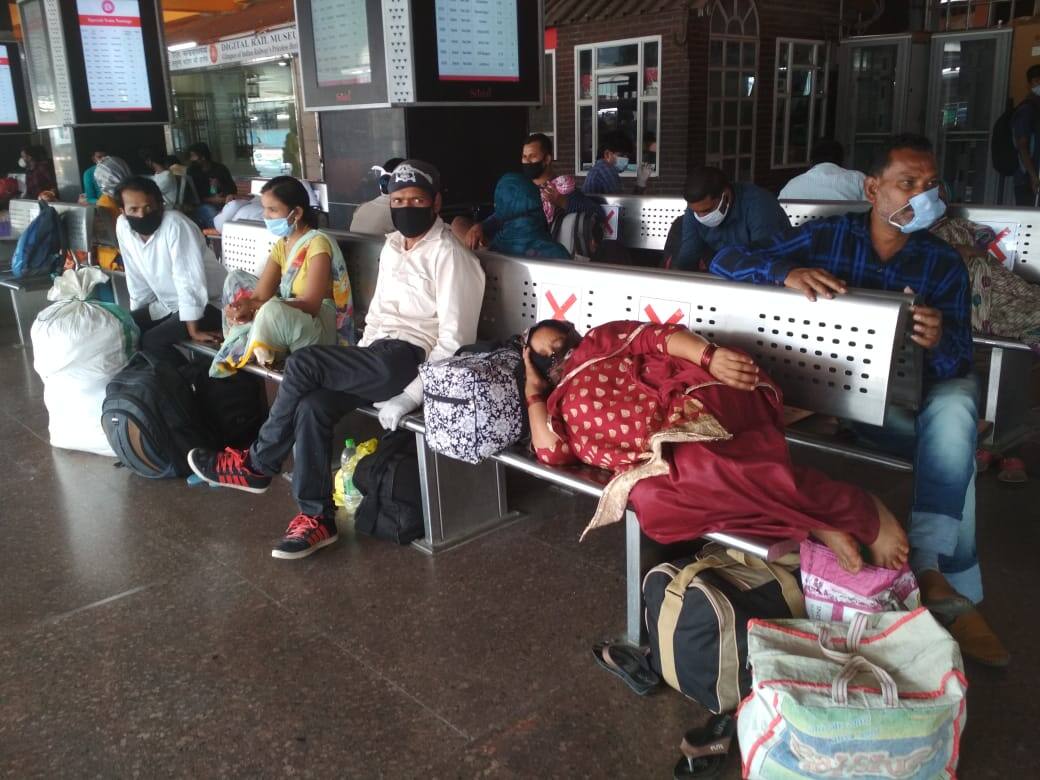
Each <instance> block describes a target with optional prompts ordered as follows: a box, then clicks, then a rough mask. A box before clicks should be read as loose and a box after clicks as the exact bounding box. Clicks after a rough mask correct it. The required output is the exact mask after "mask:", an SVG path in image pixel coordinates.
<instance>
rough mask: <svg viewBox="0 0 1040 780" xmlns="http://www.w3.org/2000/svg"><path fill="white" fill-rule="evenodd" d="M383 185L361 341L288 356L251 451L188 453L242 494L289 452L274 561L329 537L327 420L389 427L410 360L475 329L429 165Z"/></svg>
mask: <svg viewBox="0 0 1040 780" xmlns="http://www.w3.org/2000/svg"><path fill="white" fill-rule="evenodd" d="M387 189H388V191H389V195H390V206H391V213H392V216H393V222H394V225H395V227H396V228H397V230H396V231H395V232H393V233H391V234H390V235H389V236H387V239H386V244H385V245H384V246H383V251H382V254H381V255H380V257H379V277H378V279H377V280H376V289H375V293H374V294H373V296H372V301H371V303H370V305H369V308H368V314H367V316H366V318H365V335H364V337H363V338H362V339H361V341H360V342H359V343H358V346H357V347H338V346H337V347H317V346H315V347H307V348H305V349H301V350H299V351H297V352H294V353H293V354H291V355H290V356H289V359H288V360H287V361H286V364H285V376H284V378H283V380H282V384H281V386H280V387H279V389H278V395H277V397H276V398H275V400H274V404H273V405H272V406H271V412H270V415H269V416H268V418H267V422H266V423H264V426H263V428H261V429H260V433H259V435H258V436H257V440H256V442H254V444H253V446H252V447H250V448H249V449H248V450H235V449H231V448H228V449H225V450H224V451H223V452H213V451H208V450H202V449H195V450H192V451H191V452H189V453H188V463H189V465H190V466H191V468H192V471H194V472H195V473H196V474H197V475H198V476H199V477H201V478H202V479H204V480H206V481H207V482H209V483H210V484H212V485H218V486H222V487H232V488H236V489H238V490H245V491H247V492H249V493H263V492H264V491H266V490H267V488H268V487H269V486H270V484H271V478H272V477H273V476H274V475H276V474H278V472H279V471H280V470H281V467H282V464H283V462H284V461H285V459H286V458H287V457H288V456H289V453H291V452H292V453H294V466H293V495H294V496H295V498H296V502H297V504H298V505H299V507H300V513H299V514H298V515H296V517H294V518H293V520H292V521H291V522H290V523H289V528H288V530H287V531H286V533H285V536H284V537H283V538H282V540H281V542H279V543H278V545H276V546H275V548H274V549H273V550H272V551H271V554H272V555H273V556H274V557H275V558H302V557H304V556H307V555H310V554H311V553H312V552H314V551H315V550H318V549H320V548H322V547H324V546H326V545H328V544H332V543H333V542H335V541H336V539H337V536H336V521H335V517H334V515H335V508H334V507H333V505H332V477H331V468H330V466H331V459H332V429H333V426H334V425H335V424H336V422H337V421H338V420H339V419H340V418H341V417H342V416H343V415H345V414H347V413H348V412H350V411H353V410H354V409H356V408H357V407H358V406H361V405H362V404H365V403H370V402H375V405H376V407H377V408H379V422H380V423H382V425H383V427H384V428H387V429H389V430H393V429H395V428H397V426H398V424H399V423H400V421H401V418H402V417H404V415H406V414H408V413H409V412H412V411H414V410H415V409H418V408H419V406H420V404H421V403H422V382H421V380H420V379H419V376H418V371H419V364H420V363H422V362H423V361H424V360H441V359H443V358H446V357H450V356H451V355H454V354H455V352H456V350H458V348H459V347H460V346H462V345H464V344H468V343H471V342H472V341H474V340H475V338H476V335H477V321H478V318H479V316H480V306H481V303H482V302H483V298H484V271H483V270H482V269H481V267H480V261H479V260H477V258H476V256H475V255H473V254H472V253H471V252H470V251H469V250H468V249H467V248H466V247H464V246H463V245H462V244H461V243H460V242H459V240H458V239H457V238H455V236H454V235H453V234H452V232H451V229H450V228H448V227H447V226H446V225H445V224H444V222H443V221H441V218H440V217H439V216H438V213H439V212H440V209H441V196H440V174H439V173H438V172H437V169H436V168H434V167H433V166H432V165H430V164H429V163H425V162H422V161H419V160H405V161H404V162H402V163H401V164H400V165H399V166H397V168H396V169H395V170H394V173H393V175H392V178H391V181H390V183H389V186H388V188H387ZM294 445H295V449H294Z"/></svg>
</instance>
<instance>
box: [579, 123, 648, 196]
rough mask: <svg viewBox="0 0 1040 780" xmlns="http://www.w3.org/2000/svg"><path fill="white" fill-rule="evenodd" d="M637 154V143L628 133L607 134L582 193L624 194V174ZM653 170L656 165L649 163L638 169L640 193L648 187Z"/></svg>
mask: <svg viewBox="0 0 1040 780" xmlns="http://www.w3.org/2000/svg"><path fill="white" fill-rule="evenodd" d="M634 154H635V146H634V145H633V144H632V139H631V138H629V137H628V136H627V135H625V134H624V133H621V132H617V131H613V132H609V133H604V135H603V137H602V138H601V139H600V142H599V149H598V150H597V152H596V164H595V165H593V166H592V168H591V169H590V170H589V172H588V173H587V174H586V175H585V183H584V184H583V185H582V187H581V189H582V192H584V193H585V194H586V195H621V194H623V193H624V187H623V186H622V184H621V174H622V173H624V172H625V171H627V170H628V166H629V163H631V162H632V156H633V155H634ZM651 173H653V167H652V166H650V165H648V164H647V163H643V164H642V165H640V166H639V170H638V171H637V172H636V188H635V194H636V195H641V194H642V193H643V191H644V190H646V183H647V182H648V181H649V180H650V174H651Z"/></svg>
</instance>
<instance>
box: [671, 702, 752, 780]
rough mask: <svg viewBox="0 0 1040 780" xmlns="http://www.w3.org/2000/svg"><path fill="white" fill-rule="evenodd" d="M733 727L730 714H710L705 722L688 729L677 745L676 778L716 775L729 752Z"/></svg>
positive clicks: (733, 723) (734, 721)
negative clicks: (679, 751) (680, 742)
mask: <svg viewBox="0 0 1040 780" xmlns="http://www.w3.org/2000/svg"><path fill="white" fill-rule="evenodd" d="M736 726H737V721H736V719H735V718H734V717H733V716H732V715H713V716H712V717H711V719H710V720H709V721H708V723H707V724H706V725H704V726H701V727H700V728H695V729H690V730H689V731H687V732H686V734H685V735H684V736H683V740H682V744H681V745H680V746H679V749H680V750H681V751H682V756H681V757H680V758H679V763H677V764H676V765H675V773H674V775H673V777H674V778H675V780H680V778H687V777H701V778H708V777H715V776H716V775H718V773H719V772H720V771H721V770H722V765H723V764H724V763H725V762H726V756H728V755H729V748H730V744H731V743H732V741H733V733H734V732H735V731H736Z"/></svg>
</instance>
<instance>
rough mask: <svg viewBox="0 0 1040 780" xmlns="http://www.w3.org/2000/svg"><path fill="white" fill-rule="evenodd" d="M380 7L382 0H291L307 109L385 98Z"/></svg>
mask: <svg viewBox="0 0 1040 780" xmlns="http://www.w3.org/2000/svg"><path fill="white" fill-rule="evenodd" d="M383 10H384V9H383V3H382V0H296V27H297V30H298V31H299V35H300V72H301V75H302V82H303V105H304V107H305V108H306V109H308V110H309V111H331V110H336V109H346V108H372V107H376V106H388V105H389V104H390V101H389V98H388V95H387V79H386V68H387V63H386V53H385V52H386V48H385V45H384V42H383ZM404 10H406V9H402V10H401V11H398V13H403V12H404Z"/></svg>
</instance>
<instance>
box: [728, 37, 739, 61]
mask: <svg viewBox="0 0 1040 780" xmlns="http://www.w3.org/2000/svg"><path fill="white" fill-rule="evenodd" d="M726 67H728V68H737V67H740V42H739V41H726Z"/></svg>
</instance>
